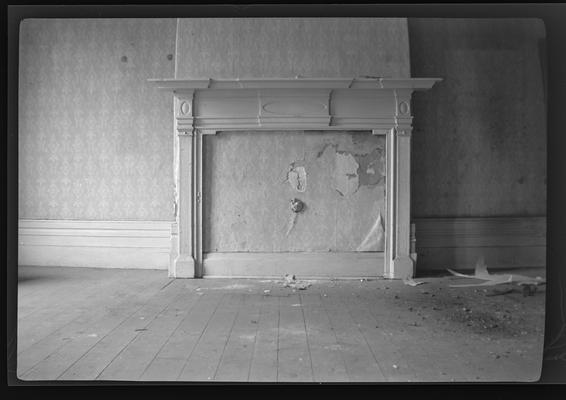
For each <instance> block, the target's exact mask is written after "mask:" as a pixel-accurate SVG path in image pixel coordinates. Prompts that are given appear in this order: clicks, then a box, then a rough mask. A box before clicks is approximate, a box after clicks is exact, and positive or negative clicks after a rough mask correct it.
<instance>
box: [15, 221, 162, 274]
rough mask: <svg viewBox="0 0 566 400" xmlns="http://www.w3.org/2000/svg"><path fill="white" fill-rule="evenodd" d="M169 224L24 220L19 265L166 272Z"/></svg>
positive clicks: (20, 235)
mask: <svg viewBox="0 0 566 400" xmlns="http://www.w3.org/2000/svg"><path fill="white" fill-rule="evenodd" d="M170 238H171V222H167V221H77V220H29V219H21V220H20V221H19V229H18V264H19V265H38V266H63V267H102V268H140V269H167V268H168V265H169V252H170V248H171V239H170Z"/></svg>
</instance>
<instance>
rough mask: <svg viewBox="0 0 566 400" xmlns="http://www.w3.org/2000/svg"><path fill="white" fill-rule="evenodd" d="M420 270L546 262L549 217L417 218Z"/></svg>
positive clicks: (534, 265)
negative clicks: (482, 259) (478, 262)
mask: <svg viewBox="0 0 566 400" xmlns="http://www.w3.org/2000/svg"><path fill="white" fill-rule="evenodd" d="M413 222H414V223H415V236H416V249H417V254H418V262H417V273H418V272H419V271H423V270H441V269H445V268H455V269H473V268H474V266H475V264H476V262H477V260H478V258H479V257H482V256H483V257H484V259H485V262H486V264H487V266H488V268H489V269H498V268H521V267H544V266H546V218H545V217H524V218H517V217H492V218H416V219H414V220H413Z"/></svg>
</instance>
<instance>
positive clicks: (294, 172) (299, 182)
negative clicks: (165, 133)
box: [287, 164, 307, 193]
mask: <svg viewBox="0 0 566 400" xmlns="http://www.w3.org/2000/svg"><path fill="white" fill-rule="evenodd" d="M287 181H288V182H289V184H290V185H291V187H292V188H293V189H294V190H296V191H297V192H300V193H303V192H304V191H305V190H307V171H306V170H305V167H303V166H299V167H295V166H294V165H293V164H291V166H290V167H289V172H287Z"/></svg>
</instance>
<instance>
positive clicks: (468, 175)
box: [408, 19, 546, 218]
mask: <svg viewBox="0 0 566 400" xmlns="http://www.w3.org/2000/svg"><path fill="white" fill-rule="evenodd" d="M408 25H409V43H410V50H411V71H412V76H413V77H426V76H439V77H442V78H443V79H444V81H443V82H441V83H440V84H438V85H436V86H435V88H433V89H432V90H431V91H428V92H423V93H415V95H414V97H413V112H414V123H413V125H414V131H413V132H414V135H413V151H412V157H413V158H412V215H413V216H414V217H416V218H419V217H472V216H478V217H480V216H481V217H492V216H517V215H519V216H541V215H545V214H546V103H545V92H546V91H545V84H546V78H545V76H546V71H545V68H546V62H545V56H544V53H545V50H544V48H545V46H544V43H545V30H544V25H543V23H542V21H540V20H537V19H517V20H495V19H483V20H468V19H458V20H455V19H409V24H408Z"/></svg>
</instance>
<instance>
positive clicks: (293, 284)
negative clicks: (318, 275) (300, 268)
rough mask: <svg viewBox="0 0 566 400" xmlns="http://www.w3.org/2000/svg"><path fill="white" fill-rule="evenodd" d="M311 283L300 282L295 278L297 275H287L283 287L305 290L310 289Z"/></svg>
mask: <svg viewBox="0 0 566 400" xmlns="http://www.w3.org/2000/svg"><path fill="white" fill-rule="evenodd" d="M310 286H311V283H310V282H307V281H299V280H297V279H296V278H295V275H291V274H285V276H284V277H283V287H289V288H292V289H299V290H305V289H306V288H308V287H310Z"/></svg>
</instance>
